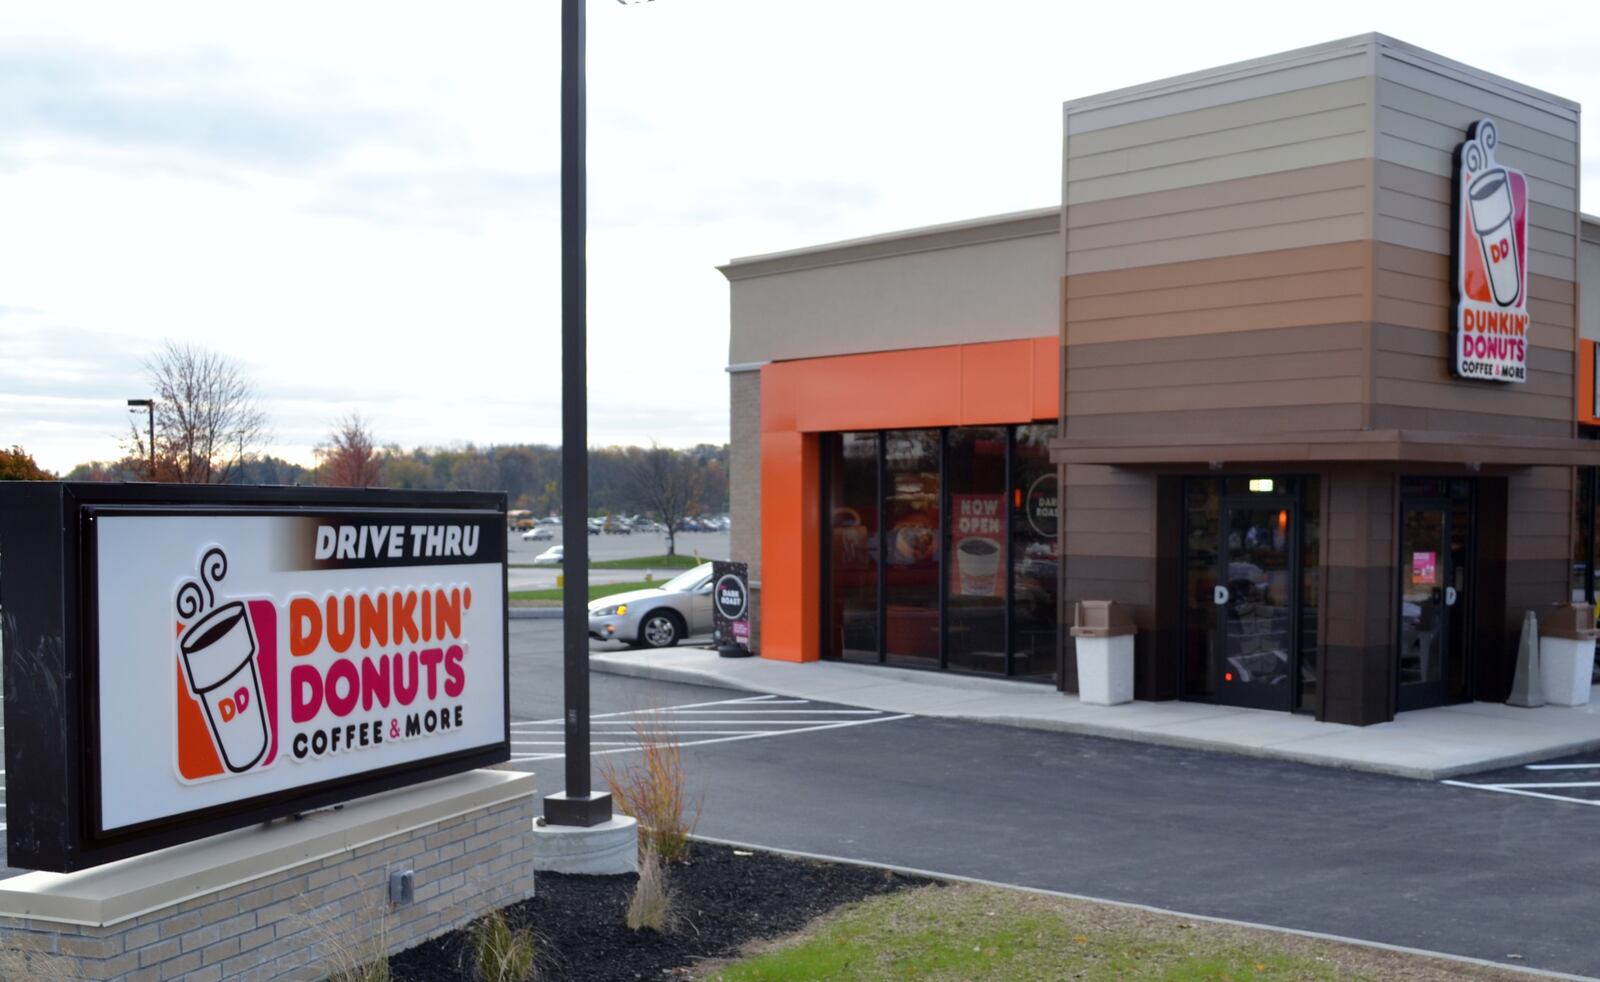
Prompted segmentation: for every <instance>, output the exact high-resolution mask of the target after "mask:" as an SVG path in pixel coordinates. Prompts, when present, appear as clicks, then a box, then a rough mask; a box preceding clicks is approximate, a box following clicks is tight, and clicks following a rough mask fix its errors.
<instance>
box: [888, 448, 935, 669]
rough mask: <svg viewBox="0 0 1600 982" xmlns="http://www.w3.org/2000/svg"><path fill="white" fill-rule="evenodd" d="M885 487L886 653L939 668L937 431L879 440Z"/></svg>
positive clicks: (898, 661) (906, 661) (893, 658)
mask: <svg viewBox="0 0 1600 982" xmlns="http://www.w3.org/2000/svg"><path fill="white" fill-rule="evenodd" d="M883 439H884V444H883V447H884V454H883V455H884V464H885V467H884V472H885V480H886V486H885V488H884V490H885V492H886V502H885V503H886V506H887V507H886V508H885V520H886V521H887V524H888V528H887V531H886V533H885V537H884V550H885V569H886V574H887V576H886V584H885V586H886V592H885V595H884V653H885V655H886V656H887V660H888V661H889V662H890V663H891V664H903V665H904V664H910V665H920V666H923V667H928V668H937V667H938V666H939V566H940V563H939V559H940V551H941V550H940V543H939V529H940V524H941V523H940V520H939V519H940V515H939V492H940V487H939V431H938V430H891V431H889V432H887V433H885V434H884V435H883Z"/></svg>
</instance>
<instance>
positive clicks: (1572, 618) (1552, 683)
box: [1539, 603, 1600, 706]
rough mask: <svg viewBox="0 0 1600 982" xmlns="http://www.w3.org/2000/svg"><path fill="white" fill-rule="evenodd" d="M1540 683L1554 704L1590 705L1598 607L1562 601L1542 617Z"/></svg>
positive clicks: (1548, 699)
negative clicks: (1595, 618) (1596, 611)
mask: <svg viewBox="0 0 1600 982" xmlns="http://www.w3.org/2000/svg"><path fill="white" fill-rule="evenodd" d="M1541 626H1542V629H1541V630H1540V632H1539V684H1540V686H1541V687H1543V689H1544V700H1545V702H1547V703H1550V704H1551V705H1554V706H1586V705H1588V704H1589V689H1590V684H1591V679H1592V678H1593V676H1594V641H1595V635H1596V634H1597V633H1600V632H1597V631H1596V630H1595V628H1594V608H1592V607H1590V606H1589V605H1588V604H1585V603H1575V604H1561V605H1560V606H1559V607H1557V608H1556V609H1555V610H1554V611H1553V612H1551V613H1549V614H1546V615H1545V616H1544V618H1543V619H1542V625H1541Z"/></svg>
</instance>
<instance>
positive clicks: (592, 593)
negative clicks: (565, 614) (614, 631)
mask: <svg viewBox="0 0 1600 982" xmlns="http://www.w3.org/2000/svg"><path fill="white" fill-rule="evenodd" d="M663 582H665V581H664V580H656V581H655V582H654V583H646V582H644V581H643V580H640V581H639V582H636V583H591V584H589V599H590V600H598V599H600V598H601V597H609V596H611V595H612V594H613V593H624V592H626V591H628V590H643V589H644V588H645V587H647V586H660V585H661V584H662V583H663ZM561 593H562V591H561V590H560V589H551V590H515V591H513V592H512V593H511V600H512V601H513V602H515V601H518V600H523V601H542V602H548V603H560V602H561Z"/></svg>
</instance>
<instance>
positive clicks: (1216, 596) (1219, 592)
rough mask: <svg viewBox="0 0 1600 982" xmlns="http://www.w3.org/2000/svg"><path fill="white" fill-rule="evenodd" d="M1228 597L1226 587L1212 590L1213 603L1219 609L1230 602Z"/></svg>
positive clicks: (1215, 587)
mask: <svg viewBox="0 0 1600 982" xmlns="http://www.w3.org/2000/svg"><path fill="white" fill-rule="evenodd" d="M1228 596H1229V594H1228V588H1227V587H1225V586H1214V587H1212V588H1211V602H1212V603H1214V604H1216V605H1217V606H1218V607H1221V606H1222V605H1224V604H1226V603H1227V602H1228Z"/></svg>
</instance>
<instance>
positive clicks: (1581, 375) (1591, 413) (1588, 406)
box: [1577, 338, 1600, 426]
mask: <svg viewBox="0 0 1600 982" xmlns="http://www.w3.org/2000/svg"><path fill="white" fill-rule="evenodd" d="M1594 348H1595V343H1594V342H1593V341H1589V340H1587V339H1583V338H1580V339H1578V368H1577V371H1578V422H1580V423H1585V424H1587V425H1589V426H1600V416H1596V415H1595V404H1594V383H1595V378H1594V375H1595V368H1596V365H1595V360H1594V358H1595V352H1594Z"/></svg>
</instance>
